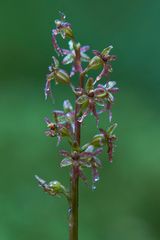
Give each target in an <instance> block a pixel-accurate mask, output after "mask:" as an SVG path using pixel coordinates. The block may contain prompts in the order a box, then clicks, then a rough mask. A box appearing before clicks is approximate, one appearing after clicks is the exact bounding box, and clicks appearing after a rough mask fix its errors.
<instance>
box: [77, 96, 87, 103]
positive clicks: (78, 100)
mask: <svg viewBox="0 0 160 240" xmlns="http://www.w3.org/2000/svg"><path fill="white" fill-rule="evenodd" d="M87 101H88V96H87V95H82V96H80V97H79V98H78V99H77V100H76V102H77V104H79V105H82V104H84V103H86V102H87Z"/></svg>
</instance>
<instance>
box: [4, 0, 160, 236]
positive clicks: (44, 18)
mask: <svg viewBox="0 0 160 240" xmlns="http://www.w3.org/2000/svg"><path fill="white" fill-rule="evenodd" d="M58 10H61V11H64V12H65V14H66V15H67V16H68V21H70V22H71V23H72V26H73V28H74V31H75V33H76V35H77V38H78V39H79V41H80V42H81V43H82V44H90V45H91V48H92V49H99V50H102V49H103V48H104V47H106V46H108V45H110V44H113V46H114V49H113V52H112V53H114V54H116V55H117V56H118V61H116V63H114V64H113V67H114V72H113V74H112V76H111V78H112V80H116V81H117V84H118V86H119V87H120V92H119V93H118V95H117V97H116V103H115V105H114V110H113V121H115V122H118V125H119V127H118V129H117V132H116V133H117V135H118V138H119V140H118V142H117V148H116V152H115V155H114V162H113V164H112V165H110V164H108V162H107V161H105V155H103V168H102V169H101V171H100V176H101V181H100V182H99V183H98V184H97V190H96V191H92V190H90V189H88V188H87V187H86V186H85V185H84V184H83V183H80V216H79V224H80V225H79V227H80V229H79V235H80V237H79V239H83V240H97V239H106V240H117V239H118V240H158V239H160V188H159V185H160V151H159V149H160V147H159V121H160V112H159V100H160V95H159V88H160V82H159V79H160V73H159V56H160V47H159V43H160V31H159V23H160V14H159V13H160V1H159V0H154V1H147V0H135V1H127V0H121V1H118V0H112V1H111V0H99V1H91V0H87V1H86V0H80V1H75V0H68V1H67V0H58V1H55V0H48V1H41V0H34V1H31V0H28V1H20V0H14V1H11V0H5V1H4V0H1V1H0V32H1V33H0V85H1V86H0V109H1V117H0V118H1V124H0V136H1V137H0V154H1V166H0V216H1V217H0V239H2V240H17V239H18V240H19V239H21V240H22V239H23V240H28V239H30V240H32V239H46V240H52V239H58V240H60V239H62V240H63V239H68V226H67V203H66V202H65V201H64V199H63V198H60V199H58V198H51V197H50V196H48V195H46V194H44V193H43V192H42V191H41V189H40V188H38V187H37V183H36V181H35V179H34V175H35V174H38V175H40V176H41V177H44V178H45V179H47V180H52V179H58V180H60V181H61V182H62V183H66V185H68V169H60V168H59V161H60V159H61V157H60V156H59V155H58V150H59V149H58V148H56V140H55V139H51V138H47V137H45V135H44V130H45V124H44V117H45V116H49V117H50V116H51V112H52V110H53V109H56V108H61V104H62V100H63V99H67V98H68V97H69V99H71V100H72V98H71V97H70V95H71V94H70V91H69V90H68V88H67V87H61V86H56V87H55V86H53V89H54V90H55V92H56V94H55V95H56V104H55V105H53V104H52V103H51V101H47V102H46V101H44V93H43V88H44V83H45V75H46V73H47V71H48V65H49V64H50V62H51V56H52V55H53V54H54V50H53V47H52V43H51V29H52V28H53V26H54V19H55V18H58V16H59V15H58ZM105 123H106V117H105V116H103V118H102V124H103V125H105ZM87 124H89V128H87ZM91 126H92V127H91ZM96 131H97V130H96V128H95V120H94V119H92V118H91V117H90V118H89V120H88V121H86V124H85V126H84V130H83V134H82V136H83V141H84V142H85V141H87V140H89V137H90V136H92V134H94V133H95V132H96ZM61 146H63V147H64V148H65V147H66V143H65V142H64V143H63V144H62V145H61Z"/></svg>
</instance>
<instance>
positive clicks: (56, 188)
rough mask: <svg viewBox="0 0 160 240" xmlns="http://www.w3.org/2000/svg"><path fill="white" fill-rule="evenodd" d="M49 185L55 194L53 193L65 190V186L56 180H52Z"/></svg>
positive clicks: (51, 191)
mask: <svg viewBox="0 0 160 240" xmlns="http://www.w3.org/2000/svg"><path fill="white" fill-rule="evenodd" d="M48 186H49V189H50V193H51V194H53V195H57V194H60V193H64V191H65V188H64V186H63V185H62V184H61V183H60V182H58V181H56V180H55V181H53V182H50V183H49V185H48Z"/></svg>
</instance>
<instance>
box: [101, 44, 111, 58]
mask: <svg viewBox="0 0 160 240" xmlns="http://www.w3.org/2000/svg"><path fill="white" fill-rule="evenodd" d="M112 48H113V46H112V45H110V46H109V47H107V48H105V49H104V50H103V51H102V56H103V57H106V56H108V55H109V53H110V51H111V50H112Z"/></svg>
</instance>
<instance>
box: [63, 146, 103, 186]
mask: <svg viewBox="0 0 160 240" xmlns="http://www.w3.org/2000/svg"><path fill="white" fill-rule="evenodd" d="M102 150H103V149H102V148H98V149H96V150H95V151H94V147H93V146H88V147H87V149H86V150H85V151H81V149H79V151H73V152H71V153H69V152H67V151H65V150H61V152H60V153H61V155H62V156H63V157H65V158H64V159H63V160H62V161H61V164H60V165H61V167H66V166H74V167H75V169H76V171H77V175H78V176H79V177H81V178H82V180H83V181H85V182H86V180H87V179H86V177H85V175H84V174H83V168H84V167H87V168H91V169H92V176H93V182H94V183H95V182H97V181H98V180H99V174H98V170H97V168H98V167H100V166H101V161H100V160H99V159H98V158H97V155H99V154H101V153H102Z"/></svg>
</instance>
